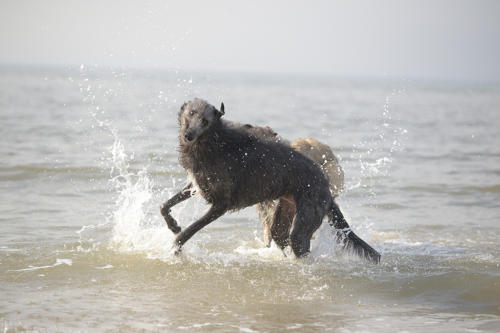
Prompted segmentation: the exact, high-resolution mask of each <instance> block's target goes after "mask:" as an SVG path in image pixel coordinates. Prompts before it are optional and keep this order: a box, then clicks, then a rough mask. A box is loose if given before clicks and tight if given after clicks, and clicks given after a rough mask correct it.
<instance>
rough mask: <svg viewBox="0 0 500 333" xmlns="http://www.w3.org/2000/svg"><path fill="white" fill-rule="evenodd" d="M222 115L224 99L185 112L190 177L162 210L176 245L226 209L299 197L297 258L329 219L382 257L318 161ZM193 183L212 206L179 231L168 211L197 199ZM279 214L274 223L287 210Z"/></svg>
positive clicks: (183, 148) (365, 252) (184, 157)
mask: <svg viewBox="0 0 500 333" xmlns="http://www.w3.org/2000/svg"><path fill="white" fill-rule="evenodd" d="M223 115H224V104H222V105H221V108H220V110H217V109H216V108H215V107H214V106H212V105H210V104H208V103H207V102H205V101H204V100H201V99H194V100H192V101H189V102H187V103H185V104H184V105H182V107H181V109H180V111H179V116H178V120H179V126H180V131H179V144H180V156H179V160H180V163H181V165H182V166H183V167H184V168H185V169H186V171H187V172H188V176H189V178H190V179H191V180H192V181H191V182H190V183H189V184H188V185H187V186H186V187H185V188H184V189H183V190H181V191H180V192H179V193H177V194H176V195H174V196H173V197H172V198H171V199H169V200H168V201H167V202H166V203H165V204H164V205H163V206H162V209H161V213H162V215H163V216H164V218H165V221H166V222H167V225H168V227H169V229H170V230H172V232H174V233H175V234H176V235H177V236H176V238H175V242H174V246H176V247H177V249H178V250H180V248H181V247H182V245H183V244H184V243H185V242H186V241H187V240H189V239H190V238H191V237H192V236H193V235H194V234H195V233H196V232H198V231H199V230H200V229H202V228H203V227H205V226H206V225H208V224H209V223H211V222H213V221H215V220H216V219H217V218H219V217H220V216H222V215H223V214H225V213H226V212H227V211H234V210H238V209H241V208H245V207H248V206H252V205H255V204H257V203H261V202H264V201H269V200H276V199H278V198H281V197H284V198H293V201H294V202H295V216H294V218H293V223H292V225H291V228H290V232H289V234H288V243H289V245H290V246H291V248H292V251H293V253H294V254H295V255H296V256H297V257H302V256H304V255H306V254H307V253H309V251H310V241H311V237H312V235H313V233H314V232H315V231H316V230H317V229H318V228H319V226H320V225H321V223H322V221H323V218H324V217H325V216H328V222H329V224H330V225H331V226H332V227H334V228H335V229H336V230H337V231H338V232H339V234H341V235H342V237H341V240H342V242H343V244H344V246H345V248H349V249H352V250H353V251H354V252H355V253H357V254H358V255H360V256H362V257H365V258H367V259H369V260H372V261H374V262H379V260H380V254H379V253H378V252H377V251H375V250H374V249H373V248H372V247H371V246H369V245H368V244H367V243H366V242H364V241H363V240H362V239H361V238H359V237H358V236H357V235H356V234H355V233H354V232H352V230H351V229H350V227H349V225H348V223H347V221H346V220H345V218H344V216H343V215H342V212H341V211H340V209H339V207H338V206H337V204H336V203H335V200H334V198H333V197H332V195H331V193H330V189H329V183H328V180H327V179H326V177H325V175H324V173H323V171H322V170H321V168H320V167H319V166H318V165H317V164H315V163H314V162H313V161H312V160H311V159H309V158H307V157H305V156H304V155H303V154H301V153H299V152H297V151H296V150H294V149H293V148H291V147H290V146H288V145H286V144H283V143H280V142H276V141H272V140H264V139H262V138H260V137H259V136H258V135H253V134H252V133H251V132H249V131H246V130H243V129H241V128H237V127H235V126H228V125H227V124H226V123H224V122H223V121H222V120H221V117H222V116H223ZM192 188H197V190H198V192H200V194H201V195H202V196H203V198H204V199H205V200H206V201H207V202H208V203H209V204H211V207H210V209H209V210H208V212H207V213H206V214H205V215H204V216H202V217H201V218H200V219H199V220H197V221H196V222H194V223H192V224H191V225H190V226H188V227H187V228H186V229H184V230H181V228H180V227H179V225H178V224H177V221H175V219H174V218H173V217H172V216H171V215H170V209H171V207H173V206H174V205H176V204H177V203H179V202H181V201H183V200H186V199H187V198H189V197H191V195H192V194H193V191H192ZM278 208H280V207H278ZM276 211H277V214H275V217H274V219H273V223H275V221H277V220H278V219H279V216H277V215H279V212H281V209H277V210H276Z"/></svg>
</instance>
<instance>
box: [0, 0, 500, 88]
mask: <svg viewBox="0 0 500 333" xmlns="http://www.w3.org/2000/svg"><path fill="white" fill-rule="evenodd" d="M0 63H8V64H9V63H10V64H12V63H14V64H26V63H30V64H56V65H79V64H87V65H93V64H98V65H100V66H125V67H153V68H176V69H181V70H192V69H196V70H216V71H244V72H253V71H258V72H269V71H270V72H314V73H331V74H335V75H355V76H370V77H371V76H375V77H380V76H385V75H388V76H391V77H397V78H410V79H411V78H427V79H460V80H463V79H465V80H469V79H471V80H495V81H500V1H495V0H491V1H482V0H469V1H461V0H449V1H447V0H446V1H439V0H431V1H426V0H419V1H407V0H394V1H386V0H383V1H375V0H370V1H354V0H348V1H312V0H311V1H270V0H269V1H105V0H102V1H89V0H86V1H83V0H82V1H70V0H61V1H49V0H45V1H41V0H38V1H24V0H12V1H10V0H0Z"/></svg>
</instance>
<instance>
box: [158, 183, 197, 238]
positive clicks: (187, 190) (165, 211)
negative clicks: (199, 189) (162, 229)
mask: <svg viewBox="0 0 500 333" xmlns="http://www.w3.org/2000/svg"><path fill="white" fill-rule="evenodd" d="M192 187H193V184H192V183H189V184H187V185H186V187H184V188H183V189H182V190H181V191H180V192H179V193H177V194H176V195H174V196H173V197H172V198H170V199H168V200H167V201H166V202H165V203H164V204H163V206H162V207H161V215H163V217H164V218H165V222H167V226H168V228H169V229H170V230H172V232H173V233H174V234H178V233H179V232H181V227H179V225H178V224H177V221H176V220H175V219H174V218H173V217H172V215H170V208H172V207H173V206H175V205H177V204H178V203H180V202H182V201H184V200H186V199H189V198H190V197H191V196H192V195H193V192H192V191H191V188H192Z"/></svg>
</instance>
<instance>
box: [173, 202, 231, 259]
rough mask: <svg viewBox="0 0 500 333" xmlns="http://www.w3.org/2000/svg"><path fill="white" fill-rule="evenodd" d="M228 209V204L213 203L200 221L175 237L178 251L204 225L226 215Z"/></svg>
mask: <svg viewBox="0 0 500 333" xmlns="http://www.w3.org/2000/svg"><path fill="white" fill-rule="evenodd" d="M226 211H227V208H226V206H222V205H216V204H215V205H213V206H212V207H210V209H209V210H208V212H206V213H205V215H203V216H202V217H201V218H200V219H199V220H198V221H196V222H194V223H192V224H191V225H190V226H189V227H187V228H186V229H184V230H183V231H182V232H181V233H180V234H178V235H177V237H176V238H175V242H174V246H175V247H177V251H176V252H179V251H180V249H181V247H182V245H183V244H184V243H186V242H187V241H188V240H189V239H190V238H191V237H193V235H194V234H195V233H197V232H198V231H200V230H201V229H202V228H203V227H205V226H206V225H208V224H209V223H211V222H213V221H215V220H216V219H217V218H219V217H221V216H222V215H224V213H225V212H226Z"/></svg>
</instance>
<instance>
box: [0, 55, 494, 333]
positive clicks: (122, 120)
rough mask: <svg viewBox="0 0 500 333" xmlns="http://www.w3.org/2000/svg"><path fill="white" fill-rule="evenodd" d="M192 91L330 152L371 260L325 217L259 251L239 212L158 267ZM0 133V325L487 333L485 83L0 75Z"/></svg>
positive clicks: (258, 235)
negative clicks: (376, 260)
mask: <svg viewBox="0 0 500 333" xmlns="http://www.w3.org/2000/svg"><path fill="white" fill-rule="evenodd" d="M193 97H201V98H204V99H206V100H208V101H209V102H211V103H212V104H214V105H219V104H220V102H222V101H223V102H224V104H225V106H226V115H225V117H226V118H227V119H230V120H234V121H239V122H243V123H251V124H256V125H268V126H270V127H272V128H273V129H274V130H275V131H276V132H278V133H279V134H280V135H282V136H283V137H285V138H287V139H295V138H299V137H314V138H316V139H319V140H321V141H323V142H325V143H327V144H329V145H330V146H331V147H332V149H333V151H334V152H335V154H336V156H337V157H338V158H339V160H340V163H341V165H342V167H343V169H344V172H345V177H346V189H345V191H344V192H343V193H342V194H341V196H340V198H339V199H338V201H337V202H338V203H339V206H340V207H341V209H342V211H343V212H344V214H345V215H346V217H347V219H348V221H349V223H350V224H351V226H352V227H353V229H354V230H355V231H356V232H357V233H358V235H360V236H361V237H362V238H363V239H365V240H366V241H367V242H369V243H370V244H371V245H372V246H373V247H374V248H376V249H377V250H378V251H379V252H380V253H381V254H382V261H381V263H380V264H379V265H374V264H371V263H368V262H366V261H363V260H361V259H358V258H356V257H354V256H352V255H350V254H348V253H344V252H343V251H342V250H341V249H340V248H339V247H338V246H337V245H336V244H335V242H334V238H333V232H332V230H331V228H330V227H329V226H328V225H327V224H326V223H324V225H323V226H322V227H321V228H320V230H318V232H317V233H316V235H315V239H314V241H313V244H312V253H311V255H310V256H309V257H308V258H306V259H303V260H297V259H294V258H293V256H290V255H288V256H285V255H283V253H282V252H281V251H280V250H278V249H277V248H276V247H275V246H273V247H271V248H266V247H265V246H264V243H263V240H262V231H263V228H262V224H261V222H260V221H259V219H258V216H257V213H256V211H255V209H254V208H253V207H250V208H247V209H245V210H241V211H239V212H237V213H232V214H227V215H225V216H224V217H222V218H220V219H219V220H218V221H216V222H214V223H213V224H211V225H209V226H208V227H206V228H205V229H203V230H202V231H200V232H199V233H198V234H196V235H195V236H194V237H193V238H192V239H191V240H190V241H189V242H187V243H186V244H185V246H184V248H183V252H182V254H181V255H180V256H175V255H173V253H172V241H173V235H172V234H171V232H170V231H169V230H168V229H167V227H166V225H165V222H164V221H163V218H162V217H161V215H160V212H159V207H160V205H161V204H162V203H163V202H164V201H165V200H166V199H168V198H169V197H170V196H171V195H173V194H174V193H176V191H177V190H179V189H180V188H181V187H182V186H183V184H185V182H186V175H185V172H184V171H183V169H182V168H181V166H180V165H179V162H178V152H177V132H178V127H177V111H178V109H179V107H180V105H181V104H182V103H183V102H184V101H186V100H189V99H191V98H193ZM0 134H1V141H0V156H1V157H2V158H1V160H0V198H1V200H0V330H1V329H3V331H4V332H37V331H41V332H46V331H47V332H104V331H107V332H108V331H109V332H117V331H120V332H134V331H147V332H149V331H153V332H280V331H290V332H499V331H500V249H499V247H500V85H498V84H497V85H495V84H472V83H444V82H443V83H436V82H429V83H422V82H415V81H409V80H404V81H403V80H400V81H398V80H389V79H386V80H384V79H381V80H349V79H341V78H331V77H328V76H299V75H273V74H220V73H219V74H214V73H187V72H178V71H130V70H129V71H124V70H116V71H113V70H104V69H100V68H98V67H94V66H92V67H87V66H83V65H82V66H81V67H80V68H75V69H68V68H61V69H57V68H35V67H26V68H22V67H11V68H9V67H2V68H1V69H0ZM206 209H207V205H206V204H205V203H204V202H203V200H202V199H201V198H199V197H195V198H192V199H190V200H188V201H186V202H185V203H183V204H180V205H178V206H177V207H176V208H175V209H174V216H175V217H176V218H177V220H178V221H179V223H180V225H181V226H183V227H186V226H187V225H188V224H189V223H191V222H193V221H194V220H195V219H196V218H197V217H199V216H201V215H202V214H203V212H204V211H205V210H206Z"/></svg>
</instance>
